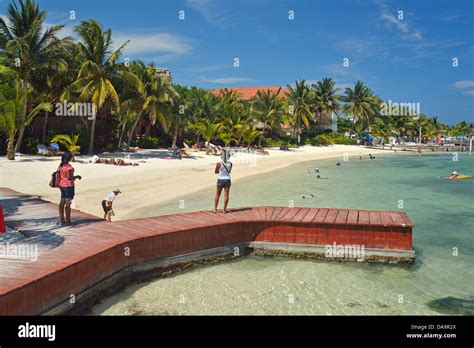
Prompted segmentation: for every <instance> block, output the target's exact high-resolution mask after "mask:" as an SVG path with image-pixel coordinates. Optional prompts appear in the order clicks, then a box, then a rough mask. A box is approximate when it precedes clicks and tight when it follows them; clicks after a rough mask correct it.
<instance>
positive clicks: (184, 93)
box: [167, 85, 190, 147]
mask: <svg viewBox="0 0 474 348" xmlns="http://www.w3.org/2000/svg"><path fill="white" fill-rule="evenodd" d="M174 88H175V90H176V96H175V97H174V98H173V99H172V108H171V112H170V113H169V115H170V116H169V118H168V120H169V126H168V127H167V128H169V129H170V130H171V133H172V135H173V140H172V143H171V146H172V147H176V143H177V141H178V133H179V132H180V131H181V130H182V129H183V128H184V127H185V126H186V125H187V124H188V120H189V118H190V117H189V112H188V110H187V109H188V107H189V105H190V100H189V89H187V88H186V87H184V86H180V85H175V86H174Z"/></svg>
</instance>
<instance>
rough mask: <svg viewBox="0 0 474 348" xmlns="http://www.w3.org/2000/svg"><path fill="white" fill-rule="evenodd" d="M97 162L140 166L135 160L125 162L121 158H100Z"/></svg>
mask: <svg viewBox="0 0 474 348" xmlns="http://www.w3.org/2000/svg"><path fill="white" fill-rule="evenodd" d="M95 163H102V164H113V165H115V166H138V163H135V162H125V161H124V160H123V159H121V158H117V159H115V158H99V159H98V160H97V161H96V162H95Z"/></svg>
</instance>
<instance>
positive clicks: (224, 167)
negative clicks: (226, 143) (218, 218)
mask: <svg viewBox="0 0 474 348" xmlns="http://www.w3.org/2000/svg"><path fill="white" fill-rule="evenodd" d="M221 158H222V160H221V161H219V162H217V163H216V168H215V170H214V173H216V174H219V176H218V177H217V190H216V196H215V197H214V213H217V205H218V204H219V198H220V196H221V193H222V189H224V210H223V212H224V213H227V203H229V191H230V184H231V182H230V172H231V171H232V162H231V161H230V160H229V158H230V152H229V151H228V150H222V153H221Z"/></svg>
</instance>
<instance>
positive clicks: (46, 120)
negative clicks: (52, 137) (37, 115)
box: [42, 111, 49, 144]
mask: <svg viewBox="0 0 474 348" xmlns="http://www.w3.org/2000/svg"><path fill="white" fill-rule="evenodd" d="M48 116H49V111H45V112H44V123H43V139H42V142H43V144H44V143H45V141H46V131H47V130H48Z"/></svg>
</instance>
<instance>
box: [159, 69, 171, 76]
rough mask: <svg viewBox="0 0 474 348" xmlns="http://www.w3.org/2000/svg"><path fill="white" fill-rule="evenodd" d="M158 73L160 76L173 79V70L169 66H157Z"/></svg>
mask: <svg viewBox="0 0 474 348" xmlns="http://www.w3.org/2000/svg"><path fill="white" fill-rule="evenodd" d="M156 74H157V75H158V76H166V77H169V78H170V79H171V70H170V69H168V68H156Z"/></svg>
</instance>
